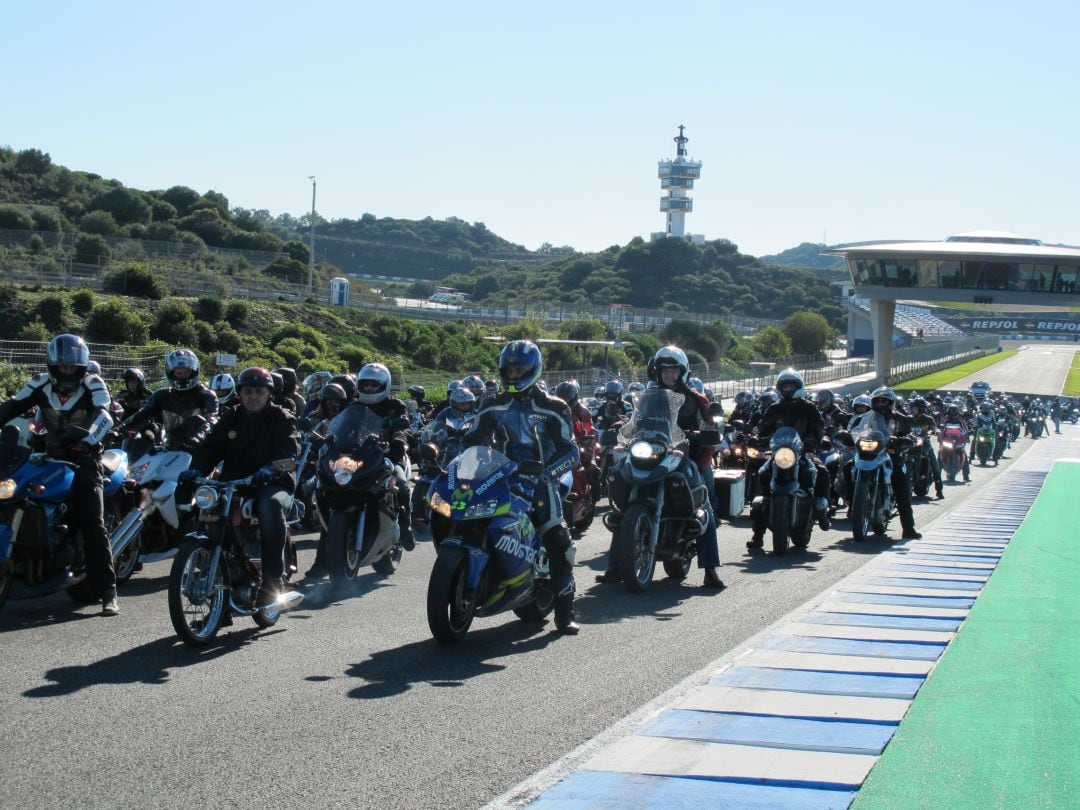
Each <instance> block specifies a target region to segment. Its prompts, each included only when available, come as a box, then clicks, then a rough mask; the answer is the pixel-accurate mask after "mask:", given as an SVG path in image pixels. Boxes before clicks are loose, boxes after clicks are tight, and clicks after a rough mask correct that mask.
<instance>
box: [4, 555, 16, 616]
mask: <svg viewBox="0 0 1080 810" xmlns="http://www.w3.org/2000/svg"><path fill="white" fill-rule="evenodd" d="M14 584H15V572H14V571H12V570H11V566H10V565H5V566H4V567H3V570H0V610H3V609H4V605H5V604H7V600H8V597H9V596H10V595H11V586H12V585H14Z"/></svg>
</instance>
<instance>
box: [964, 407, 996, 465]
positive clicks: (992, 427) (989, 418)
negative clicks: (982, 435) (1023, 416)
mask: <svg viewBox="0 0 1080 810" xmlns="http://www.w3.org/2000/svg"><path fill="white" fill-rule="evenodd" d="M979 430H989V431H990V435H991V436H993V437H994V438H995V440H996V439H997V422H996V420H995V419H994V409H993V408H992V407H990V403H989V402H987V401H986V400H985V399H984V400H983V401H982V402H980V403H979V413H978V415H977V416H976V417H975V430H973V431H972V432H971V450H969V451H968V456H974V455H975V447H976V445H977V444H978V443H979ZM994 466H995V467H996V466H997V459H994Z"/></svg>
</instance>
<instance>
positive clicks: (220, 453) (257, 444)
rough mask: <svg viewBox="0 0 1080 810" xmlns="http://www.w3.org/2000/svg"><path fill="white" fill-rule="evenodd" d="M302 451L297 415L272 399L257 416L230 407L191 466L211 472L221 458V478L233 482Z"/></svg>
mask: <svg viewBox="0 0 1080 810" xmlns="http://www.w3.org/2000/svg"><path fill="white" fill-rule="evenodd" d="M299 454H300V435H299V433H298V432H297V429H296V417H294V416H293V415H292V414H291V413H289V412H288V411H286V410H285V409H284V408H281V407H279V406H277V405H275V404H273V403H272V402H271V403H269V404H268V405H267V406H266V408H265V409H263V410H262V411H261V412H260V413H258V414H255V415H254V416H252V415H251V414H249V413H248V412H247V411H246V410H245V409H244V408H243V407H238V408H229V409H227V410H226V411H225V412H224V413H223V414H222V417H221V419H219V420H218V421H217V424H215V425H214V427H213V428H212V429H211V430H210V432H209V434H208V435H207V436H206V439H205V440H204V441H203V443H202V444H201V445H199V447H197V448H195V452H194V456H193V459H192V463H191V467H192V469H195V470H198V471H200V472H202V473H208V472H209V471H210V470H211V469H213V467H214V465H215V464H217V463H218V462H219V461H222V462H224V464H223V466H222V468H221V479H222V480H223V481H233V480H235V479H237V478H244V477H246V476H248V475H253V474H254V473H256V472H258V470H259V468H260V467H264V466H266V465H267V464H270V463H271V462H274V461H279V460H281V459H286V458H293V459H294V458H296V457H297V456H298V455H299Z"/></svg>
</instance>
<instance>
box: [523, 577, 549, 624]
mask: <svg viewBox="0 0 1080 810" xmlns="http://www.w3.org/2000/svg"><path fill="white" fill-rule="evenodd" d="M533 594H534V595H535V597H536V598H535V599H534V600H533V601H532V602H529V604H527V605H525V606H524V607H519V608H514V615H515V616H517V617H518V618H519V619H521V620H522V621H523V622H529V623H530V624H539V623H540V622H542V621H544V619H546V618H547V617H548V614H549V613H551V611H553V610H554V609H555V589H554V588H552V587H551V583H550V582H549V581H547V580H541V581H535V580H534V584H533Z"/></svg>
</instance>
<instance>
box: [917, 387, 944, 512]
mask: <svg viewBox="0 0 1080 810" xmlns="http://www.w3.org/2000/svg"><path fill="white" fill-rule="evenodd" d="M908 408H909V409H910V410H911V426H912V427H913V428H922V429H923V433H924V434H925V436H926V441H928V442H929V441H930V437H931V436H932V435H933V434H935V433H937V422H935V421H934V417H933V416H931V414H930V403H929V402H927V401H926V400H925V399H923V398H922V397H915V398H914V399H912V400H911V401H910V402H908ZM926 455H927V458H929V459H930V470H931V472H932V473H933V475H934V490H935V492H936V494H937V499H938V500H939V501H940V500H941V499H942V498H944V497H945V493H944V492H943V491H942V489H941V462H940V461H939V460H938V457H937V453H934V452H932V451H931V450H928V451H927V453H926Z"/></svg>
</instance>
